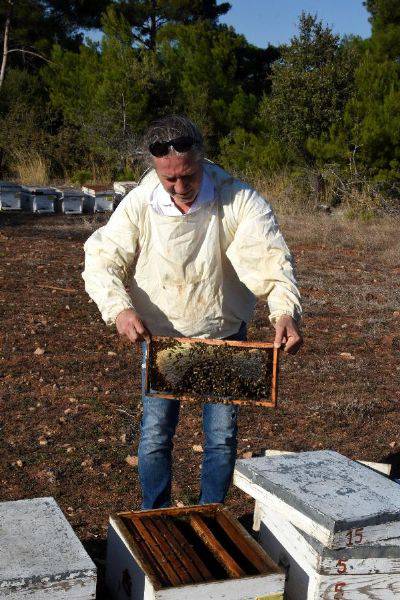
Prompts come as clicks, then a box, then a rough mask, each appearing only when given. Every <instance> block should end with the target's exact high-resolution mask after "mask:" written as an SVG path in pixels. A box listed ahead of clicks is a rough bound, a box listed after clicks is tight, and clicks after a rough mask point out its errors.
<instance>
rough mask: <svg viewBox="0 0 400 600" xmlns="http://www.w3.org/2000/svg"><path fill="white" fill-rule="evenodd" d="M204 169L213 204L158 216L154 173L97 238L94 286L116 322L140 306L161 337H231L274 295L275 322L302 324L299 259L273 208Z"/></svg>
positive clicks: (92, 252) (90, 276) (92, 249)
mask: <svg viewBox="0 0 400 600" xmlns="http://www.w3.org/2000/svg"><path fill="white" fill-rule="evenodd" d="M204 169H205V170H206V172H207V173H208V175H209V176H210V177H211V179H212V181H213V182H214V186H215V198H214V200H213V201H212V202H210V203H208V204H204V205H202V206H201V207H200V208H199V209H198V210H196V211H195V212H193V213H188V214H182V215H179V216H165V215H161V214H158V213H157V212H156V211H155V210H154V209H153V208H152V206H151V204H150V202H151V198H152V193H153V191H154V189H155V187H156V186H157V185H158V184H159V179H158V177H157V174H156V172H155V171H151V172H150V173H149V174H148V175H147V176H146V177H145V179H144V180H143V182H142V183H141V184H140V185H139V186H137V187H136V188H134V189H133V190H132V191H131V192H129V194H128V195H127V196H126V197H125V199H124V200H123V201H122V202H121V203H120V205H119V206H118V208H117V209H116V211H115V212H114V213H113V215H112V216H111V218H110V220H109V221H108V223H107V224H106V225H105V226H104V227H101V228H100V229H98V230H97V231H95V232H94V233H93V234H92V236H91V237H90V238H89V239H88V240H87V242H86V244H85V252H86V260H85V270H84V273H83V278H84V280H85V284H86V285H85V287H86V291H87V292H88V294H89V296H90V297H91V298H92V299H93V300H94V301H95V302H96V304H97V306H98V307H99V309H100V311H101V314H102V317H103V319H104V320H105V322H106V323H107V324H108V325H112V324H113V323H115V319H116V317H117V316H118V314H119V313H120V312H121V311H122V310H124V309H126V308H133V309H134V310H135V311H137V313H138V314H139V316H140V317H141V318H142V320H143V321H144V323H145V325H146V326H147V328H148V329H149V331H150V332H151V333H152V334H153V335H174V336H187V337H212V338H223V337H226V336H229V335H231V334H234V333H236V332H237V331H238V329H239V327H240V325H241V323H242V321H245V322H248V321H249V320H250V318H251V316H252V313H253V310H254V306H255V302H256V297H265V298H266V299H267V301H268V306H269V310H270V319H271V321H272V323H274V322H275V321H276V319H277V318H278V317H280V316H282V315H291V316H293V317H294V318H295V319H299V318H300V315H301V308H300V295H299V291H298V289H297V286H296V281H295V277H294V274H293V265H292V260H291V256H290V253H289V250H288V248H287V246H286V244H285V241H284V239H283V237H282V234H281V233H280V231H279V229H278V226H277V223H276V220H275V217H274V215H273V213H272V210H271V207H270V206H269V204H268V203H267V202H266V200H265V199H264V198H262V197H261V196H260V195H259V194H258V193H257V192H255V191H254V190H253V189H252V188H251V187H250V186H248V185H246V184H244V183H243V182H241V181H239V180H237V179H234V178H233V177H231V176H230V175H229V174H228V173H226V172H225V171H223V170H222V169H221V168H220V167H217V166H216V165H214V164H213V163H210V162H209V161H205V162H204ZM128 273H129V274H130V275H131V276H130V279H131V281H130V282H128V281H127V275H128ZM128 285H129V288H130V289H129V291H128V289H127V287H126V286H128Z"/></svg>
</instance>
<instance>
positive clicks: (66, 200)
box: [57, 187, 85, 215]
mask: <svg viewBox="0 0 400 600" xmlns="http://www.w3.org/2000/svg"><path fill="white" fill-rule="evenodd" d="M57 192H58V193H59V200H58V206H59V210H60V212H62V213H63V214H65V215H81V214H82V212H83V199H84V196H85V194H84V192H83V191H82V190H79V189H76V188H71V187H65V188H64V187H61V188H57Z"/></svg>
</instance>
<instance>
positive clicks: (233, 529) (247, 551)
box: [216, 510, 276, 573]
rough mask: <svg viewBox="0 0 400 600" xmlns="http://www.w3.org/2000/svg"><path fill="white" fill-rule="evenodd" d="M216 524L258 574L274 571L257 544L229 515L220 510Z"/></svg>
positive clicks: (270, 562) (272, 565) (266, 556)
mask: <svg viewBox="0 0 400 600" xmlns="http://www.w3.org/2000/svg"><path fill="white" fill-rule="evenodd" d="M216 520H217V523H219V525H220V526H221V527H222V528H223V530H224V531H225V533H226V534H227V536H228V537H229V538H230V539H231V540H232V542H233V543H234V544H235V545H236V546H237V547H238V548H239V550H240V551H241V552H242V554H243V555H244V556H245V557H246V558H247V559H248V560H249V561H250V562H251V563H252V565H253V566H254V567H255V568H256V569H257V571H258V572H259V573H270V572H271V571H276V567H274V564H273V563H272V561H271V560H270V559H269V558H268V555H267V554H266V553H265V552H263V551H262V550H261V548H260V546H259V544H257V542H256V541H255V540H254V539H253V538H252V537H251V535H249V533H247V531H246V530H245V529H244V527H243V528H242V527H241V525H240V523H239V522H238V521H236V519H233V518H232V517H231V515H230V514H229V513H228V512H226V511H224V510H220V511H218V512H217V513H216Z"/></svg>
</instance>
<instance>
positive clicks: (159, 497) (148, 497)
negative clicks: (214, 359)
mask: <svg viewBox="0 0 400 600" xmlns="http://www.w3.org/2000/svg"><path fill="white" fill-rule="evenodd" d="M246 333H247V332H246V324H245V323H242V326H241V327H240V329H239V331H238V332H237V334H235V335H232V336H230V337H229V338H227V339H231V340H232V339H235V340H245V339H246ZM143 362H144V361H143ZM143 371H144V369H143ZM179 408H180V402H179V401H178V400H167V399H166V398H151V397H149V396H143V417H142V421H141V436H140V442H139V452H138V455H139V477H140V484H141V487H142V495H143V502H142V508H143V509H149V508H163V507H166V506H169V505H170V503H171V472H172V464H171V453H172V447H173V437H174V434H175V428H176V425H177V423H178V419H179ZM237 414H238V409H237V406H235V405H233V404H221V403H204V405H203V431H204V454H203V464H202V470H201V491H200V499H199V503H200V504H208V503H209V502H223V501H224V499H225V496H226V494H227V492H228V489H229V486H230V484H231V481H232V475H233V469H234V466H235V459H236V448H237V441H236V438H237Z"/></svg>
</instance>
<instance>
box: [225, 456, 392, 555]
mask: <svg viewBox="0 0 400 600" xmlns="http://www.w3.org/2000/svg"><path fill="white" fill-rule="evenodd" d="M234 482H235V483H236V485H238V487H241V489H243V490H244V491H245V492H246V493H248V494H250V495H252V496H253V497H254V498H255V499H258V500H261V501H262V502H264V503H266V504H268V505H269V506H271V507H272V508H273V509H274V510H276V511H278V512H281V513H282V514H283V515H284V516H285V518H287V519H288V520H289V521H291V522H292V523H293V524H294V525H296V526H297V527H299V528H300V529H302V530H303V531H305V532H306V533H308V534H309V535H312V536H313V537H316V538H317V539H319V540H320V541H321V542H322V543H324V544H325V545H327V546H329V547H332V548H340V547H346V546H348V545H351V544H354V543H357V544H370V543H372V542H375V541H378V540H384V539H388V538H391V537H399V536H400V494H399V493H398V486H397V484H395V483H393V482H392V481H390V480H388V479H387V478H385V477H382V476H381V475H380V474H378V473H375V472H373V471H372V470H371V469H368V468H366V467H364V466H363V465H360V464H358V463H356V462H354V461H351V460H349V459H347V458H345V457H344V456H341V455H340V454H338V453H336V452H332V451H318V452H302V453H299V454H296V455H285V456H277V457H273V458H266V457H258V458H252V459H247V460H239V461H237V463H236V470H235V478H234ZM360 529H362V532H360Z"/></svg>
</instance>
